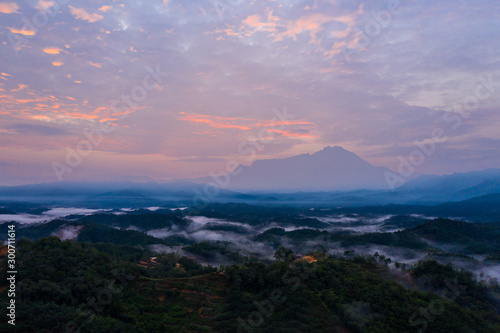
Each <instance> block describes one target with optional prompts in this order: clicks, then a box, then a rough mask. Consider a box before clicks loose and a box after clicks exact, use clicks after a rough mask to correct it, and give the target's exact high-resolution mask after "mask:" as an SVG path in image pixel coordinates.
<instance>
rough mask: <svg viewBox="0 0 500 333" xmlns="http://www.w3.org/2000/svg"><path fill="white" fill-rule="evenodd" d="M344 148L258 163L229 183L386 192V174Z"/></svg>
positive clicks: (252, 186)
mask: <svg viewBox="0 0 500 333" xmlns="http://www.w3.org/2000/svg"><path fill="white" fill-rule="evenodd" d="M386 170H388V169H386V168H377V167H374V166H373V165H371V164H370V163H368V162H367V161H365V160H363V159H362V158H361V157H359V156H358V155H356V154H354V153H353V152H350V151H348V150H346V149H344V148H342V147H340V146H334V147H332V146H326V147H324V148H323V149H322V150H320V151H317V152H315V153H312V154H302V155H297V156H293V157H289V158H285V159H268V160H257V161H255V162H254V163H253V164H252V165H251V166H248V167H244V168H243V169H242V171H241V173H240V174H239V175H236V176H234V177H233V178H232V179H231V182H230V184H229V188H230V189H234V190H243V191H245V190H254V191H255V190H264V191H270V190H271V191H336V190H354V189H356V190H357V189H385V188H387V183H386V181H385V177H384V172H385V171H386Z"/></svg>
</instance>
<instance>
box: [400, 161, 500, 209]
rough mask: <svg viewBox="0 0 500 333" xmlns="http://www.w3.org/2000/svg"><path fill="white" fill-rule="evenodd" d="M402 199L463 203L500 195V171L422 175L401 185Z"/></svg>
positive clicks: (487, 170) (488, 170)
mask: <svg viewBox="0 0 500 333" xmlns="http://www.w3.org/2000/svg"><path fill="white" fill-rule="evenodd" d="M395 192H397V193H398V194H399V195H400V196H401V197H406V196H411V197H412V198H413V199H414V202H417V201H420V202H423V203H424V202H434V203H435V202H447V201H462V200H467V199H471V198H474V197H477V196H482V195H488V194H493V193H500V169H486V170H482V171H472V172H462V173H453V174H451V175H443V176H438V175H422V176H419V177H417V178H415V179H412V180H410V181H409V182H407V183H406V184H403V185H401V186H400V187H398V188H397V189H396V191H395Z"/></svg>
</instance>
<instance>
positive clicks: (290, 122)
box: [255, 120, 314, 127]
mask: <svg viewBox="0 0 500 333" xmlns="http://www.w3.org/2000/svg"><path fill="white" fill-rule="evenodd" d="M291 125H314V123H312V122H310V121H303V120H285V121H275V122H269V123H257V124H255V126H257V127H275V126H291Z"/></svg>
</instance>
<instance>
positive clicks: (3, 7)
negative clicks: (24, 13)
mask: <svg viewBox="0 0 500 333" xmlns="http://www.w3.org/2000/svg"><path fill="white" fill-rule="evenodd" d="M18 9H19V6H18V5H17V4H16V3H15V2H0V13H4V14H12V13H19V12H18V11H17V10H18Z"/></svg>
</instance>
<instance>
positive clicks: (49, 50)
mask: <svg viewBox="0 0 500 333" xmlns="http://www.w3.org/2000/svg"><path fill="white" fill-rule="evenodd" d="M61 51H62V50H61V49H60V48H58V47H46V48H44V49H43V52H45V53H47V54H59V53H61Z"/></svg>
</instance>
